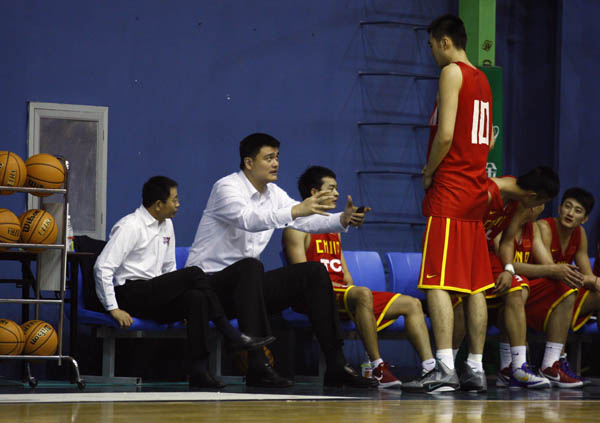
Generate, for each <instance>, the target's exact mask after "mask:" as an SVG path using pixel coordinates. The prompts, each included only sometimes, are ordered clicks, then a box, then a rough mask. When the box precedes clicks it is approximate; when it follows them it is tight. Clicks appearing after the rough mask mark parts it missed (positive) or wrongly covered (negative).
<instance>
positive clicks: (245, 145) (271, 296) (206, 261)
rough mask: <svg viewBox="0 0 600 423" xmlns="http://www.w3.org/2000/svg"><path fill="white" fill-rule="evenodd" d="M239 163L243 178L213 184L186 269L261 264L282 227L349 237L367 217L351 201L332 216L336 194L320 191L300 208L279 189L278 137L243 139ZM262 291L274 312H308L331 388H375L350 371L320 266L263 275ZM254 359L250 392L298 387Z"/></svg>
mask: <svg viewBox="0 0 600 423" xmlns="http://www.w3.org/2000/svg"><path fill="white" fill-rule="evenodd" d="M240 158H241V163H240V168H241V171H239V172H237V173H232V174H230V175H228V176H226V177H224V178H221V179H220V180H218V181H217V182H216V183H215V184H214V186H213V189H212V192H211V194H210V197H209V199H208V203H207V205H206V209H205V210H204V213H203V215H202V219H201V220H200V224H199V226H198V230H197V232H196V237H195V239H194V243H193V245H192V248H191V249H190V255H189V257H188V261H187V263H186V266H198V267H200V268H201V269H203V270H204V271H205V272H209V273H210V272H218V271H220V270H221V269H223V268H225V267H226V266H229V265H231V264H232V263H235V262H236V261H238V260H241V259H244V258H249V257H250V258H256V259H258V258H259V257H260V254H261V253H262V251H263V250H264V248H265V247H266V245H267V244H268V242H269V240H270V239H271V235H272V234H273V231H274V230H275V229H279V228H285V227H288V226H289V227H293V228H295V229H298V230H301V231H305V232H314V233H323V232H344V231H346V230H347V227H348V225H350V224H352V225H360V224H362V222H363V220H364V213H356V210H357V208H356V207H354V206H353V204H352V199H351V197H350V196H348V203H347V205H346V208H345V210H344V212H342V213H336V214H327V211H328V210H330V209H332V208H333V206H331V205H329V204H330V200H331V197H332V194H331V192H327V191H322V192H318V193H316V194H315V195H313V196H311V197H309V198H307V199H306V200H304V201H303V202H301V203H300V202H298V201H295V200H293V199H291V198H290V197H289V196H288V195H287V194H286V192H285V191H283V190H282V189H281V188H279V187H278V186H277V185H275V183H274V182H275V181H277V174H278V170H279V141H277V140H276V139H275V138H273V137H272V136H270V135H267V134H261V133H256V134H252V135H249V136H247V137H246V138H244V139H243V140H242V142H241V143H240ZM262 286H263V294H264V301H265V305H266V308H267V311H268V312H269V313H278V312H280V311H281V310H283V309H285V308H287V307H290V306H295V305H298V306H301V309H303V310H306V314H307V315H308V316H309V318H310V321H311V323H312V326H313V329H314V331H315V334H316V336H317V339H318V340H319V343H320V345H321V349H322V350H323V352H324V355H325V359H326V362H327V372H326V373H325V380H324V383H325V385H328V386H343V385H347V386H355V387H375V386H376V385H377V383H376V382H375V381H373V380H371V379H365V378H362V377H360V376H359V375H357V374H356V373H355V372H354V371H353V370H352V369H350V368H349V367H348V366H346V359H345V357H344V354H343V351H342V345H343V339H342V334H341V330H340V326H339V318H338V313H337V306H336V302H335V297H334V295H333V291H332V288H331V281H330V280H329V275H328V273H327V271H326V270H325V268H324V267H323V266H322V265H321V264H320V263H314V262H309V263H300V264H295V265H291V266H286V267H283V268H280V269H276V270H272V271H269V272H265V273H264V277H263V279H262ZM214 289H215V290H216V291H217V294H218V295H219V298H221V301H223V298H224V297H226V296H227V295H230V294H228V292H226V291H224V290H220V289H219V287H217V286H215V287H214ZM229 292H231V291H229ZM248 356H249V359H248V374H247V377H246V383H247V384H248V385H250V386H277V387H285V386H290V385H291V384H292V383H293V382H292V381H289V380H287V379H284V378H282V377H281V376H279V375H278V374H277V373H276V372H275V371H274V370H273V369H272V368H271V367H270V366H269V364H268V363H267V361H266V359H265V356H264V354H262V352H260V351H255V352H253V353H250V354H249V355H248Z"/></svg>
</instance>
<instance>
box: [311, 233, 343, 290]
mask: <svg viewBox="0 0 600 423" xmlns="http://www.w3.org/2000/svg"><path fill="white" fill-rule="evenodd" d="M306 260H307V261H318V262H321V263H323V264H324V265H325V267H326V268H327V271H328V272H329V278H330V279H331V282H333V283H334V284H335V283H337V284H344V271H343V269H342V247H341V245H340V235H339V234H336V233H327V234H310V244H309V245H308V249H307V250H306Z"/></svg>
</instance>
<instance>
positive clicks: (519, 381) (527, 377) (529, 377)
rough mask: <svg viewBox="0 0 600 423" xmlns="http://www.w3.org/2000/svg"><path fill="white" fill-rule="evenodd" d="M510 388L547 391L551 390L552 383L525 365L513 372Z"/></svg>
mask: <svg viewBox="0 0 600 423" xmlns="http://www.w3.org/2000/svg"><path fill="white" fill-rule="evenodd" d="M509 388H528V389H545V388H550V381H549V380H548V379H546V378H545V377H544V376H538V375H536V374H535V372H534V371H533V370H532V369H531V367H529V364H527V363H523V365H522V366H521V367H520V368H519V369H517V370H513V371H512V373H511V375H510V384H509Z"/></svg>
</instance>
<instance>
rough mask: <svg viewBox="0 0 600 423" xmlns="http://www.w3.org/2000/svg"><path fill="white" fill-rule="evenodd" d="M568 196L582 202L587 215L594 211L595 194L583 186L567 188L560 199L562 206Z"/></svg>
mask: <svg viewBox="0 0 600 423" xmlns="http://www.w3.org/2000/svg"><path fill="white" fill-rule="evenodd" d="M567 198H572V199H573V200H575V201H577V202H578V203H579V204H581V205H582V206H583V208H584V209H585V215H586V216H587V215H589V214H590V213H591V212H592V209H593V208H594V196H593V195H592V193H591V192H589V191H586V190H584V189H583V188H579V187H572V188H569V189H568V190H566V191H565V193H564V194H563V196H562V199H561V200H560V205H561V206H562V205H563V203H564V202H565V200H566V199H567Z"/></svg>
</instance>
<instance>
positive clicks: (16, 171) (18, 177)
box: [0, 151, 27, 195]
mask: <svg viewBox="0 0 600 423" xmlns="http://www.w3.org/2000/svg"><path fill="white" fill-rule="evenodd" d="M26 180H27V168H26V167H25V163H24V162H23V159H21V158H20V157H19V156H17V155H16V154H15V153H11V152H10V151H0V185H4V186H6V187H22V186H23V185H25V181H26ZM12 193H14V191H0V194H4V195H8V194H12Z"/></svg>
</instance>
